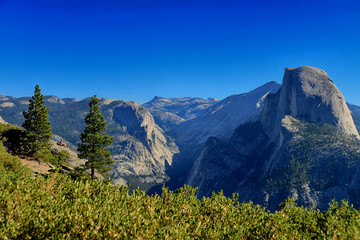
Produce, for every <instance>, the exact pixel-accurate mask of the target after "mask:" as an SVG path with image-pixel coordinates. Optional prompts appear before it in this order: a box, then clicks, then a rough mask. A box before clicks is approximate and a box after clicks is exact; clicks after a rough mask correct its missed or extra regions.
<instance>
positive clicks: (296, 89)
mask: <svg viewBox="0 0 360 240" xmlns="http://www.w3.org/2000/svg"><path fill="white" fill-rule="evenodd" d="M274 105H276V108H275V109H274ZM286 115H290V116H292V117H294V118H298V119H302V120H306V121H310V122H314V123H328V124H331V125H335V126H336V127H338V128H339V129H340V130H341V131H343V132H344V133H346V134H349V135H354V136H356V137H357V138H359V134H358V132H357V130H356V127H355V125H354V122H353V119H352V117H351V114H350V111H349V109H348V107H347V105H346V102H345V99H344V97H343V95H342V94H341V92H340V91H339V90H338V89H337V88H336V86H335V84H334V83H333V81H332V80H331V79H330V78H329V77H328V75H327V74H326V73H325V72H324V71H323V70H320V69H317V68H314V67H299V68H296V69H293V68H286V69H285V74H284V79H283V84H282V87H281V91H280V92H279V93H278V94H276V95H275V96H273V97H270V98H269V99H268V103H267V104H266V105H265V107H264V111H263V114H262V119H261V122H262V125H263V126H264V129H265V131H267V132H268V133H269V135H271V136H278V135H279V131H280V127H281V122H282V119H283V118H284V117H285V116H286ZM274 123H275V125H274Z"/></svg>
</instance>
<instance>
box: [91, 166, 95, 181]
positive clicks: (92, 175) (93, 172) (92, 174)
mask: <svg viewBox="0 0 360 240" xmlns="http://www.w3.org/2000/svg"><path fill="white" fill-rule="evenodd" d="M91 179H92V180H94V179H95V169H94V168H91Z"/></svg>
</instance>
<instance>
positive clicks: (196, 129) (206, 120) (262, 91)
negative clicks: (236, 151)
mask: <svg viewBox="0 0 360 240" xmlns="http://www.w3.org/2000/svg"><path fill="white" fill-rule="evenodd" d="M279 88H280V84H278V83H276V82H269V83H266V84H264V85H263V86H261V87H258V88H256V89H255V90H252V91H251V92H248V93H243V94H237V95H232V96H229V97H227V98H225V99H224V100H221V101H218V102H217V103H215V104H213V105H212V106H210V107H209V108H207V109H206V111H204V112H203V113H202V114H201V115H199V116H198V117H196V118H193V119H190V120H188V121H185V122H183V123H181V124H179V126H178V127H176V128H174V130H173V131H171V133H172V135H173V136H174V137H175V138H176V141H177V143H178V144H202V143H204V142H205V141H206V140H207V139H208V138H209V137H217V138H220V139H223V140H226V139H227V138H229V137H230V136H231V134H232V133H233V132H234V130H235V129H236V128H237V127H238V126H239V125H240V124H242V123H244V122H247V121H251V120H255V119H257V118H258V116H259V114H260V112H261V110H262V109H263V105H264V100H265V98H266V96H267V95H268V94H271V93H276V92H277V91H278V90H279Z"/></svg>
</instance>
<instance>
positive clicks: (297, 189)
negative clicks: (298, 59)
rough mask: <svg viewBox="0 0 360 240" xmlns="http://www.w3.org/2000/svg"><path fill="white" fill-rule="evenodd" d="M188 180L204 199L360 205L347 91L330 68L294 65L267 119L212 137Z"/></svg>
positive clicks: (357, 146) (270, 101) (269, 104)
mask: <svg viewBox="0 0 360 240" xmlns="http://www.w3.org/2000/svg"><path fill="white" fill-rule="evenodd" d="M190 173H191V174H190V175H189V177H188V182H187V183H188V184H191V185H193V186H195V187H199V195H207V196H209V195H210V193H211V192H212V191H219V190H220V189H223V190H224V193H225V194H226V195H228V196H230V195H231V194H232V193H233V192H238V193H239V197H240V201H249V200H251V201H253V202H255V203H258V204H262V205H264V206H265V205H266V206H268V208H269V209H271V210H274V209H278V204H279V203H281V202H283V201H284V200H285V199H286V198H288V197H294V199H295V200H296V201H297V203H298V204H300V205H304V206H308V207H313V206H315V207H317V208H320V209H326V208H327V207H328V203H329V202H330V201H331V200H332V199H335V200H337V201H340V200H341V199H346V200H348V201H350V203H352V204H354V205H355V206H357V207H358V206H360V199H359V197H358V192H360V187H359V185H358V182H359V178H360V141H359V135H358V132H357V130H356V128H355V125H354V123H353V120H352V117H351V115H350V111H349V109H348V107H347V105H346V103H345V100H344V98H343V96H342V94H341V93H340V92H339V90H338V89H337V88H336V87H335V85H334V84H333V82H332V80H331V79H330V78H329V77H328V76H327V75H326V73H325V72H323V71H322V70H319V69H316V68H312V67H300V68H297V69H289V68H287V69H286V71H285V75H284V80H283V84H282V86H281V90H280V91H278V92H277V93H276V94H271V95H268V97H267V98H266V101H265V105H264V109H263V112H262V114H261V118H260V120H259V121H255V122H248V123H245V124H243V125H241V126H240V127H239V128H237V129H236V130H235V132H234V134H233V135H232V137H231V138H230V140H228V141H225V142H224V141H221V140H220V139H213V138H210V139H209V140H208V141H207V142H206V144H205V147H204V149H203V151H202V153H201V156H200V157H199V159H197V160H196V161H195V164H194V166H193V168H192V170H191V172H190Z"/></svg>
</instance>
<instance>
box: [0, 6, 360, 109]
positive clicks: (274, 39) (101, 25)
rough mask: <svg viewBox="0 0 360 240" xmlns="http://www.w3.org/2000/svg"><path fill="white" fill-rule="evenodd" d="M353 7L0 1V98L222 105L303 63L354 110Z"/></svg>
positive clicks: (357, 76)
mask: <svg viewBox="0 0 360 240" xmlns="http://www.w3.org/2000/svg"><path fill="white" fill-rule="evenodd" d="M357 2H358V1H355V0H339V1H337V0H336V1H335V0H326V1H322V0H320V1H317V0H312V1H307V0H305V1H300V0H297V1H292V0H287V1H276V0H274V1H270V0H269V1H258V0H247V1H241V0H238V1H227V0H219V1H212V0H207V1H201V0H200V1H199V0H166V1H157V0H143V1H137V0H127V1H122V0H113V1H111V0H97V1H94V0H86V1H77V0H0V93H1V94H3V95H9V96H16V97H20V96H31V95H32V94H33V91H34V86H35V84H39V85H40V88H41V89H42V92H43V93H44V94H45V95H57V96H59V97H75V98H78V99H83V98H86V97H89V96H92V95H94V94H97V95H98V96H100V97H108V98H113V99H121V100H133V101H136V102H139V103H144V102H147V101H149V100H151V99H152V98H153V97H154V96H163V97H184V96H189V97H203V98H207V97H218V98H225V97H226V96H228V95H231V94H238V93H243V92H247V91H249V90H252V89H254V88H256V87H258V86H260V85H262V84H264V83H266V82H269V81H277V82H279V83H281V81H282V76H283V72H284V68H285V67H299V66H304V65H307V66H314V67H318V68H321V69H323V70H325V71H326V72H327V73H328V75H329V76H330V77H331V78H332V79H333V80H334V82H335V84H336V85H337V87H338V88H339V89H340V91H342V92H343V94H344V96H345V99H346V100H347V101H348V102H351V103H354V104H356V105H360V73H359V70H360V3H357Z"/></svg>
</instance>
